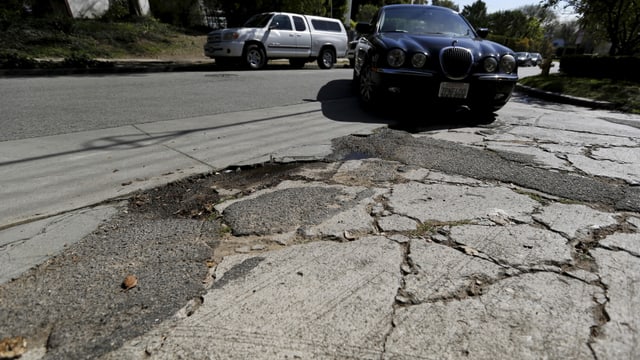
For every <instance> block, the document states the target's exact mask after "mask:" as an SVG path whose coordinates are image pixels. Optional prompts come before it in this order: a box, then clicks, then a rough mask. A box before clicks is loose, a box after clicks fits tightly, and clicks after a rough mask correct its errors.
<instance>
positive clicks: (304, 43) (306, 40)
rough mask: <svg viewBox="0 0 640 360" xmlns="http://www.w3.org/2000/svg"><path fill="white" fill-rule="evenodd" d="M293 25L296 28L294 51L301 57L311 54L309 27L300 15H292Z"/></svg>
mask: <svg viewBox="0 0 640 360" xmlns="http://www.w3.org/2000/svg"><path fill="white" fill-rule="evenodd" d="M293 25H294V27H295V29H296V48H297V49H296V53H297V55H298V56H301V57H308V56H310V55H311V29H310V28H309V27H308V26H307V22H306V21H305V19H304V18H303V17H302V16H296V15H293Z"/></svg>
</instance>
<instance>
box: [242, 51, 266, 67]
mask: <svg viewBox="0 0 640 360" xmlns="http://www.w3.org/2000/svg"><path fill="white" fill-rule="evenodd" d="M244 62H245V65H246V66H247V67H248V68H249V69H251V70H260V69H262V68H263V67H265V65H266V64H267V55H266V54H265V53H264V50H262V48H261V47H260V46H258V45H249V46H248V47H247V49H246V50H245V52H244Z"/></svg>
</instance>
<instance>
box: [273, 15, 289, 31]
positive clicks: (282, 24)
mask: <svg viewBox="0 0 640 360" xmlns="http://www.w3.org/2000/svg"><path fill="white" fill-rule="evenodd" d="M271 26H272V27H273V28H274V29H278V30H293V27H292V26H291V19H289V16H288V15H276V16H274V17H273V21H271Z"/></svg>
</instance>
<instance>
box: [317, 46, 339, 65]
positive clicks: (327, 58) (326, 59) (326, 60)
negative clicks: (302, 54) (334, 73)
mask: <svg viewBox="0 0 640 360" xmlns="http://www.w3.org/2000/svg"><path fill="white" fill-rule="evenodd" d="M335 62H336V56H335V55H334V54H333V50H331V49H322V50H320V54H318V66H319V67H320V69H331V68H332V67H333V64H334V63H335Z"/></svg>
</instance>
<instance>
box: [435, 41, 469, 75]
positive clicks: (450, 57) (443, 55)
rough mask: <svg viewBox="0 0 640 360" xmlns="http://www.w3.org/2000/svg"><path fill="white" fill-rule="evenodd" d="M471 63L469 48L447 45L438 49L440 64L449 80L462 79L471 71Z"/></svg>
mask: <svg viewBox="0 0 640 360" xmlns="http://www.w3.org/2000/svg"><path fill="white" fill-rule="evenodd" d="M471 65H473V53H472V52H471V50H469V49H467V48H464V47H459V46H449V47H445V48H442V50H440V66H441V67H442V71H443V72H444V74H445V75H446V76H447V77H448V78H449V79H451V80H462V79H464V78H465V77H467V75H469V71H471Z"/></svg>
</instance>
